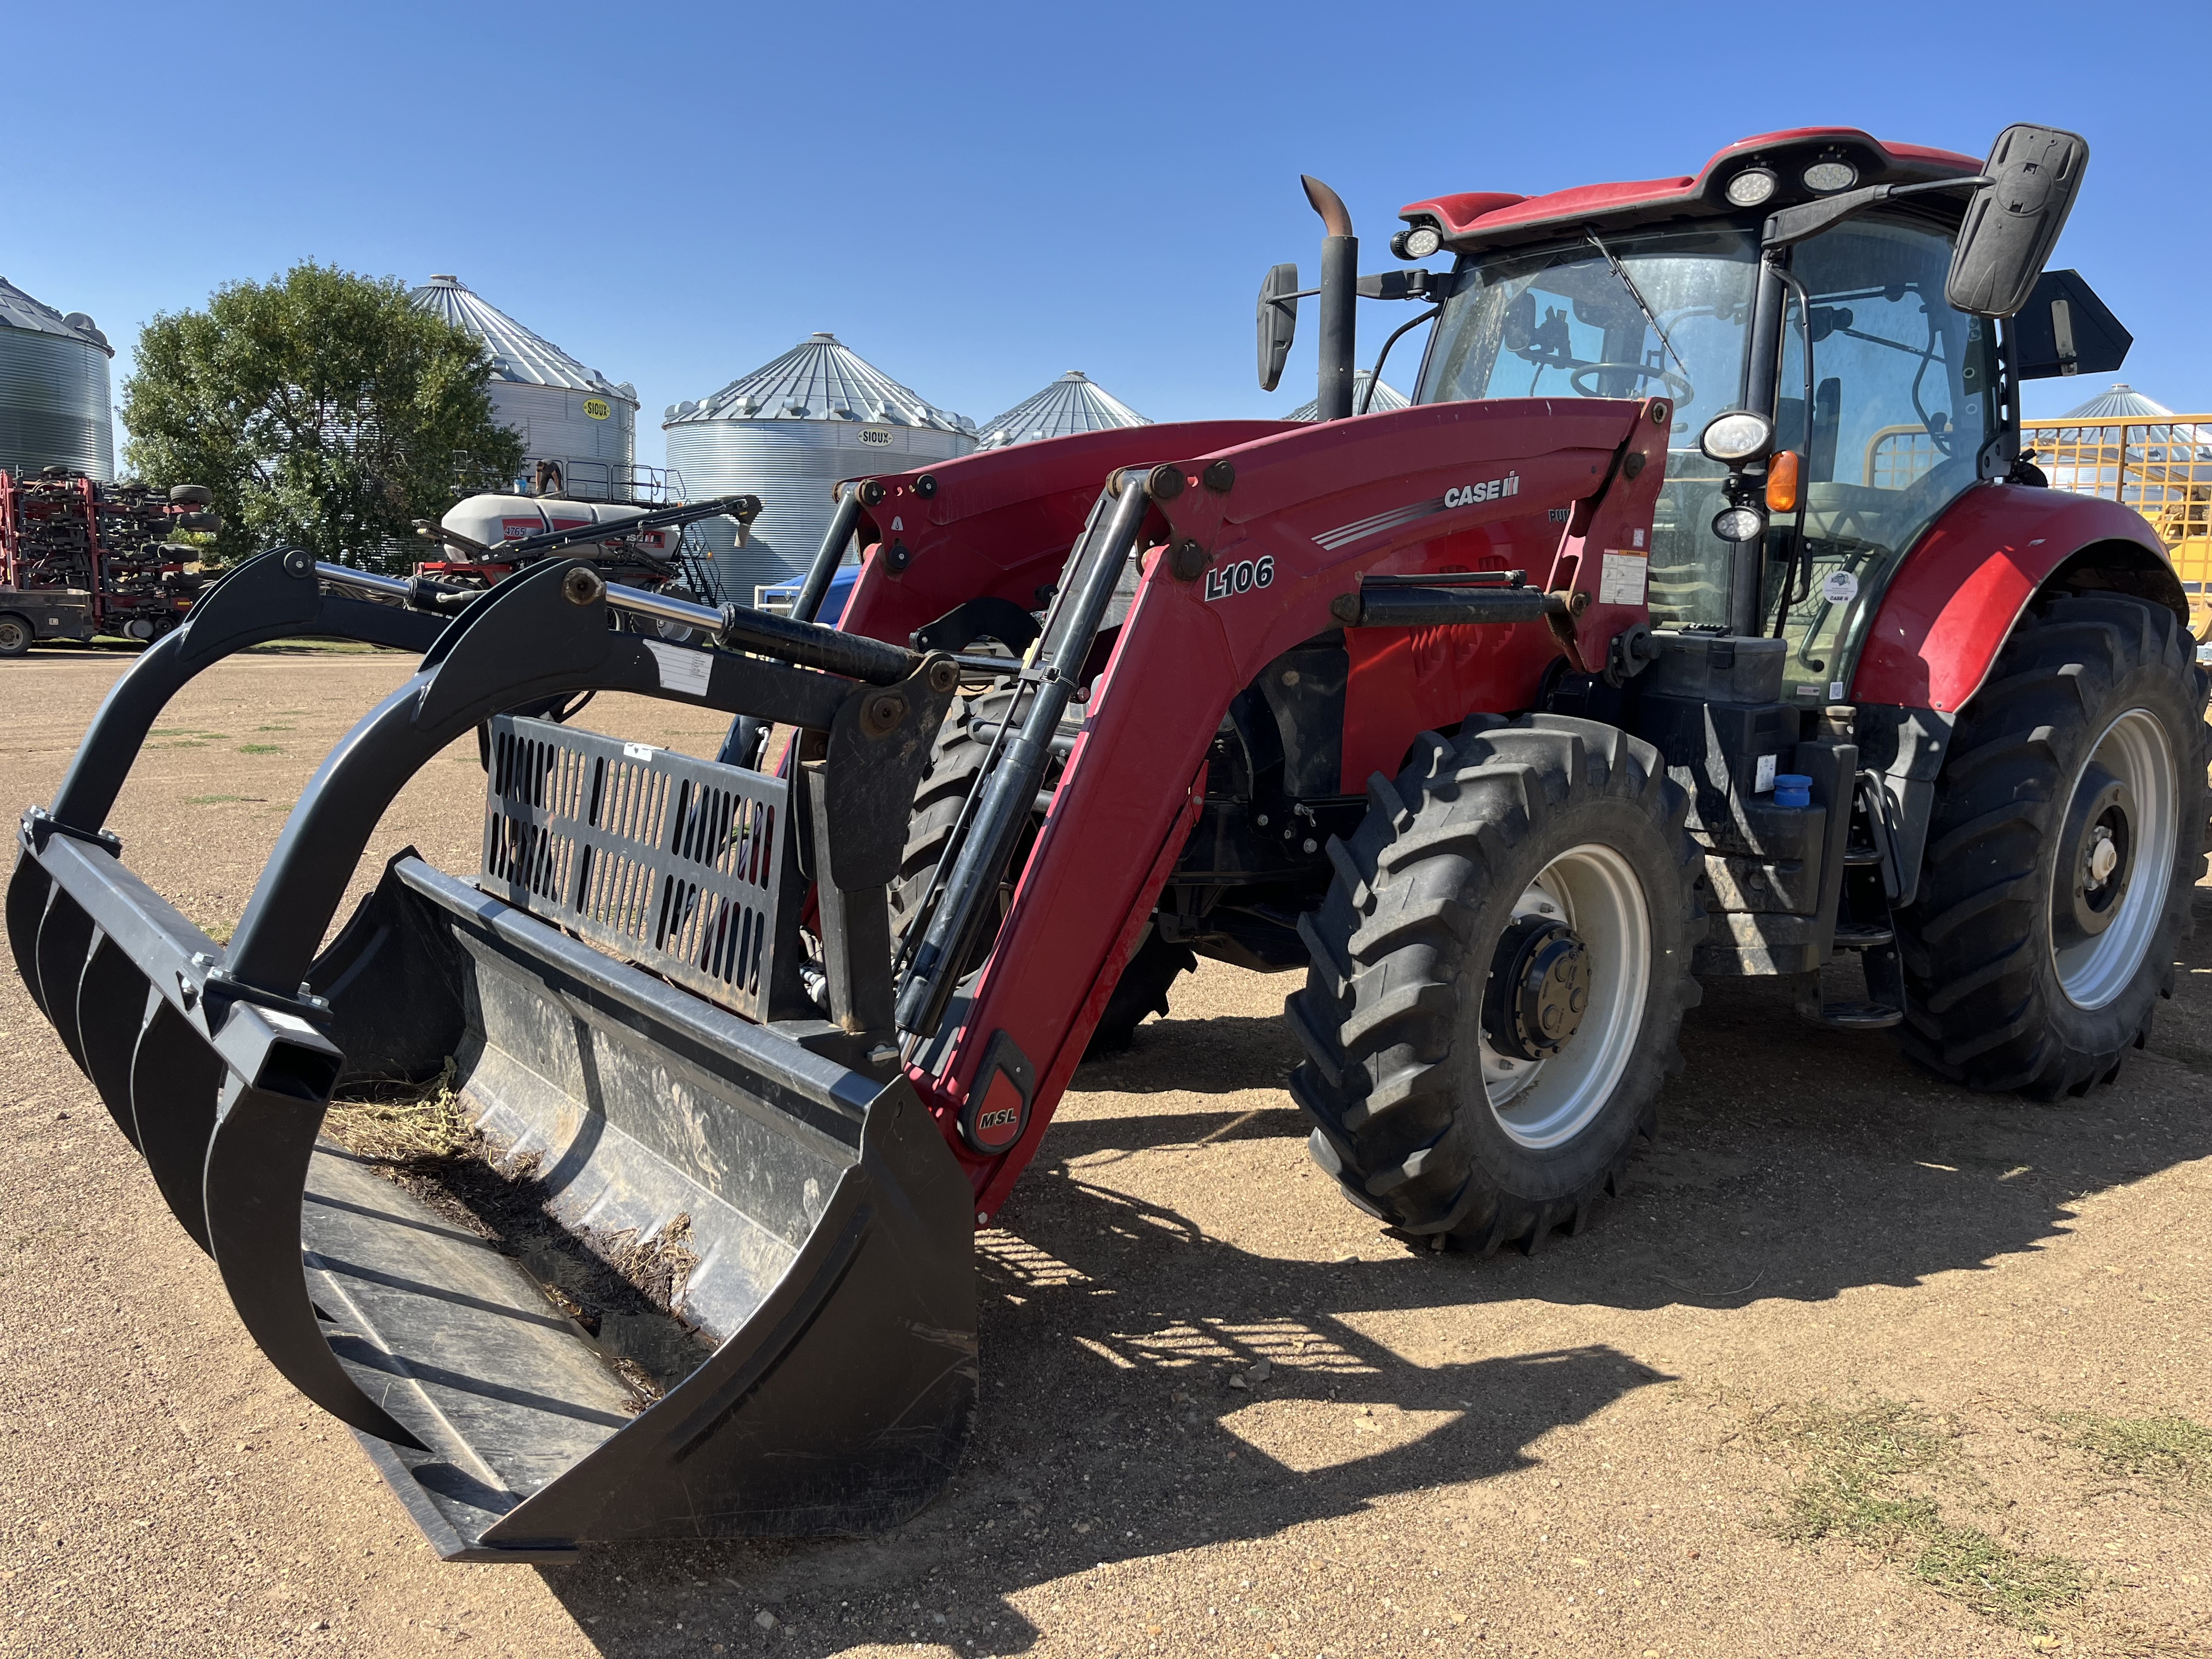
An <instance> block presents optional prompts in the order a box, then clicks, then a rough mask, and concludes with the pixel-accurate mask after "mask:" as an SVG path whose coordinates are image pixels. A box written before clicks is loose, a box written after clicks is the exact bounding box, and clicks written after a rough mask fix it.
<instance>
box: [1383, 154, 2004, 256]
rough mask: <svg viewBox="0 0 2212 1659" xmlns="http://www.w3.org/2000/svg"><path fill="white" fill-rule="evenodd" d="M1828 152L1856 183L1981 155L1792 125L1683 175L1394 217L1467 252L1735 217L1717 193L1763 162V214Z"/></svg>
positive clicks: (1468, 194)
mask: <svg viewBox="0 0 2212 1659" xmlns="http://www.w3.org/2000/svg"><path fill="white" fill-rule="evenodd" d="M1815 161H1844V162H1848V163H1849V164H1850V166H1851V167H1853V168H1854V169H1856V171H1857V174H1858V177H1857V180H1856V182H1857V184H1860V185H1917V184H1923V183H1926V182H1929V181H1931V180H1934V179H1952V178H1958V177H1960V176H1968V177H1971V176H1972V175H1973V174H1975V173H1979V172H1980V171H1981V170H1982V164H1981V162H1980V161H1978V160H1977V159H1976V158H1974V157H1973V156H1971V155H1960V154H1959V153H1958V152H1957V151H1956V150H1949V149H1929V148H1927V147H1926V146H1924V145H1921V144H1893V143H1884V142H1883V141H1881V139H1879V138H1875V137H1873V136H1872V135H1870V134H1869V133H1865V132H1862V131H1859V129H1858V128H1857V127H1794V128H1792V129H1790V131H1786V132H1762V133H1760V134H1759V135H1758V136H1757V137H1751V138H1740V139H1738V140H1737V141H1736V142H1735V143H1733V144H1730V145H1729V146H1728V148H1727V149H1723V150H1721V151H1720V152H1719V153H1718V154H1717V155H1714V156H1713V158H1712V159H1711V161H1707V162H1706V163H1705V166H1704V167H1701V168H1699V170H1698V172H1697V173H1694V174H1691V175H1686V176H1684V177H1680V178H1674V179H1635V180H1632V181H1630V182H1628V183H1626V184H1616V185H1577V186H1576V187H1575V188H1573V189H1571V190H1556V191H1552V192H1551V193H1550V194H1549V195H1547V196H1516V195H1513V194H1510V193H1509V192H1505V191H1462V192H1460V193H1458V194H1456V195H1451V196H1432V197H1429V198H1428V199H1427V200H1425V201H1419V202H1409V203H1408V204H1406V206H1404V207H1402V208H1401V209H1400V210H1398V216H1399V217H1400V218H1401V219H1403V220H1405V221H1406V222H1407V223H1409V224H1424V223H1426V224H1433V225H1434V226H1436V228H1437V229H1438V230H1440V231H1442V232H1443V238H1444V246H1447V247H1449V248H1450V249H1452V250H1453V251H1454V252H1459V253H1474V252H1482V251H1484V250H1486V249H1490V248H1496V247H1510V246H1514V245H1516V244H1517V243H1522V242H1537V241H1545V240H1550V239H1552V238H1553V237H1556V236H1557V235H1558V234H1559V232H1560V231H1561V230H1563V229H1567V228H1573V227H1576V226H1580V225H1584V224H1589V223H1593V222H1595V223H1598V224H1601V225H1605V226H1607V227H1621V228H1626V227H1629V226H1636V225H1649V224H1660V223H1663V222H1666V221H1668V220H1670V219H1703V218H1715V217H1719V216H1723V215H1727V216H1736V215H1740V214H1741V213H1743V212H1745V211H1746V210H1744V209H1741V208H1737V207H1733V206H1731V205H1729V201H1728V199H1727V197H1725V196H1723V194H1722V192H1723V191H1725V190H1726V189H1727V188H1728V185H1729V180H1730V179H1734V178H1735V176H1736V174H1738V173H1741V172H1743V171H1744V170H1745V169H1746V168H1748V167H1767V168H1769V169H1771V171H1772V172H1773V173H1774V174H1775V176H1776V179H1777V187H1776V189H1775V192H1774V194H1773V195H1771V197H1768V198H1767V199H1766V200H1765V202H1763V203H1761V204H1759V207H1758V209H1757V210H1756V211H1758V212H1759V213H1760V214H1761V215H1762V216H1764V215H1765V214H1766V213H1770V212H1771V211H1773V210H1775V209H1777V208H1784V207H1788V206H1790V204H1793V203H1796V202H1802V201H1808V200H1811V199H1812V198H1813V197H1815V196H1817V195H1819V194H1821V193H1822V192H1820V191H1812V190H1809V189H1808V188H1806V186H1805V185H1803V183H1802V180H1801V175H1802V173H1804V171H1805V169H1806V168H1807V167H1810V166H1812V165H1813V163H1814V162H1815ZM1831 193H1832V192H1831Z"/></svg>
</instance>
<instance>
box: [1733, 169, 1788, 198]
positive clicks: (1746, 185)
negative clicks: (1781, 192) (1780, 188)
mask: <svg viewBox="0 0 2212 1659" xmlns="http://www.w3.org/2000/svg"><path fill="white" fill-rule="evenodd" d="M1779 182H1780V181H1779V180H1778V179H1776V178H1775V176H1774V175H1773V174H1772V173H1770V172H1768V171H1767V170H1766V169H1765V167H1746V168H1745V169H1744V170H1743V171H1742V172H1741V173H1737V174H1736V176H1735V178H1733V179H1729V181H1728V188H1727V189H1726V190H1724V191H1722V192H1721V193H1722V194H1723V195H1724V196H1726V197H1728V198H1729V206H1731V207H1757V206H1758V205H1759V204H1760V203H1761V202H1763V201H1765V199H1766V198H1767V197H1770V196H1771V195H1773V194H1774V186H1775V185H1777V184H1778V183H1779Z"/></svg>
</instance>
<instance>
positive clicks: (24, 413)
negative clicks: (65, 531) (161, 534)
mask: <svg viewBox="0 0 2212 1659" xmlns="http://www.w3.org/2000/svg"><path fill="white" fill-rule="evenodd" d="M112 356H115V348H114V347H113V346H111V345H110V344H108V343H107V337H106V335H105V334H102V333H101V332H100V331H99V330H98V329H97V328H95V327H94V326H93V322H92V319H91V318H89V317H88V316H86V315H85V314H84V313H82V312H81V311H72V312H70V313H69V314H68V315H67V316H64V315H63V314H62V313H60V312H58V311H56V310H55V309H54V308H53V307H52V306H47V305H41V304H40V302H39V301H36V300H33V298H32V297H31V296H30V295H27V294H26V293H24V292H23V290H22V289H20V288H17V287H16V286H15V284H14V283H10V282H9V281H8V280H7V279H6V278H5V277H0V472H11V473H15V474H18V475H21V474H23V473H28V472H36V471H39V470H40V468H41V467H48V466H65V467H68V468H70V470H71V471H76V472H82V473H84V474H86V475H88V477H94V478H97V479H99V480H100V482H102V483H112V481H113V479H114V477H115V415H114V409H113V405H112V402H111V400H110V396H109V392H108V385H107V362H108V359H110V358H111V357H112Z"/></svg>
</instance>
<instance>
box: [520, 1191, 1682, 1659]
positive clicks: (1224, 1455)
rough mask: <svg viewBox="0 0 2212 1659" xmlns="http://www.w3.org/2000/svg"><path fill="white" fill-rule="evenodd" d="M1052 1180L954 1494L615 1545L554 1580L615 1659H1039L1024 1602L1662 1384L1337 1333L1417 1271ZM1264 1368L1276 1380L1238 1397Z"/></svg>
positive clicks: (983, 1273) (1487, 1463)
mask: <svg viewBox="0 0 2212 1659" xmlns="http://www.w3.org/2000/svg"><path fill="white" fill-rule="evenodd" d="M1038 1173H1039V1175H1040V1176H1042V1179H1041V1180H1040V1183H1039V1184H1040V1191H1039V1192H1038V1193H1037V1194H1036V1197H1035V1198H1034V1199H1033V1200H1030V1202H1028V1203H1026V1204H1025V1205H1024V1208H1023V1212H1022V1216H1021V1220H1020V1226H1021V1231H1020V1232H1019V1233H1015V1232H1011V1231H992V1232H989V1233H987V1234H984V1235H982V1236H981V1241H980V1245H979V1250H978V1256H977V1265H978V1268H979V1272H980V1283H979V1287H978V1288H979V1291H980V1292H981V1311H982V1347H983V1352H984V1354H985V1361H984V1366H983V1394H982V1399H981V1407H980V1411H979V1414H978V1419H977V1420H978V1432H977V1436H976V1438H975V1441H974V1442H973V1443H971V1444H970V1446H969V1449H968V1453H967V1455H966V1458H965V1460H964V1462H963V1466H962V1468H961V1470H960V1473H959V1474H958V1475H957V1478H956V1479H955V1480H954V1482H953V1485H952V1486H951V1490H950V1491H949V1492H948V1493H947V1494H946V1495H945V1497H944V1498H941V1499H939V1501H938V1502H937V1503H936V1504H933V1505H932V1506H931V1507H930V1508H928V1509H927V1510H924V1511H923V1512H922V1514H921V1515H920V1516H917V1517H916V1518H915V1519H914V1520H913V1521H911V1522H908V1523H907V1524H906V1525H905V1526H903V1527H902V1528H898V1529H896V1531H894V1532H892V1533H890V1534H886V1535H884V1536H882V1537H878V1538H871V1539H857V1540H845V1541H822V1542H799V1543H760V1544H753V1543H734V1544H698V1545H680V1544H679V1545H673V1546H671V1545H653V1546H632V1547H607V1548H601V1549H594V1550H592V1551H589V1552H587V1553H586V1555H585V1557H584V1559H581V1560H580V1561H579V1562H578V1563H576V1564H575V1565H571V1566H565V1567H557V1568H547V1569H541V1571H542V1573H543V1576H544V1581H545V1583H547V1585H548V1586H549V1587H550V1589H552V1590H553V1592H554V1593H555V1595H556V1596H558V1597H559V1598H560V1600H561V1601H562V1603H563V1605H564V1606H565V1607H567V1608H568V1611H569V1613H571V1614H572V1615H573V1616H574V1618H575V1619H576V1620H577V1622H578V1625H579V1626H580V1628H581V1630H582V1631H583V1632H585V1633H586V1635H588V1636H589V1637H590V1638H592V1640H593V1641H594V1642H595V1643H596V1644H598V1645H599V1651H600V1652H602V1653H604V1654H606V1655H609V1656H619V1659H643V1656H646V1655H653V1656H656V1659H658V1656H662V1655H667V1654H671V1653H692V1652H698V1653H702V1654H711V1653H720V1652H726V1653H732V1654H739V1653H753V1652H773V1653H776V1654H787V1655H794V1656H801V1659H813V1656H826V1655H829V1654H835V1653H842V1652H845V1651H847V1650H849V1649H851V1648H854V1647H857V1646H863V1645H867V1644H897V1645H901V1646H904V1645H907V1644H913V1643H917V1642H918V1643H924V1644H930V1645H931V1646H932V1648H933V1650H942V1648H944V1647H947V1646H949V1647H951V1648H953V1649H955V1650H959V1651H963V1652H973V1653H976V1654H1018V1653H1022V1652H1025V1651H1027V1650H1030V1649H1031V1648H1032V1647H1034V1646H1035V1645H1036V1644H1037V1643H1038V1642H1039V1641H1040V1639H1042V1634H1043V1632H1041V1631H1040V1630H1039V1629H1038V1628H1037V1627H1036V1626H1034V1625H1033V1624H1032V1623H1031V1622H1030V1620H1028V1619H1027V1618H1026V1617H1025V1616H1024V1614H1023V1613H1021V1612H1019V1611H1018V1609H1017V1608H1016V1607H1014V1605H1013V1604H1012V1599H1011V1598H1012V1597H1013V1596H1014V1595H1018V1594H1019V1593H1021V1592H1023V1591H1024V1590H1027V1589H1031V1588H1034V1587H1036V1586H1040V1585H1045V1584H1049V1583H1053V1582H1054V1581H1057V1580H1061V1579H1065V1578H1067V1577H1073V1576H1075V1575H1079V1574H1083V1573H1087V1572H1091V1571H1095V1570H1100V1569H1103V1570H1108V1571H1110V1570H1111V1569H1112V1567H1113V1566H1114V1565H1115V1564H1117V1563H1120V1562H1123V1561H1127V1560H1132V1559H1149V1558H1157V1557H1160V1556H1164V1555H1170V1554H1173V1553H1176V1552H1178V1551H1184V1550H1193V1549H1197V1548H1200V1547H1206V1546H1216V1545H1223V1544H1231V1545H1233V1544H1235V1543H1237V1542H1240V1541H1253V1540H1260V1539H1265V1538H1270V1537H1273V1536H1275V1535H1277V1534H1280V1533H1282V1532H1284V1531H1285V1530H1287V1529H1289V1528H1295V1527H1298V1526H1301V1525H1304V1524H1305V1523H1309V1522H1316V1521H1325V1520H1328V1519H1330V1518H1332V1517H1336V1516H1352V1515H1356V1514H1358V1513H1359V1512H1361V1511H1363V1510H1365V1509H1367V1508H1368V1507H1370V1505H1371V1504H1373V1503H1375V1502H1376V1500H1378V1499H1381V1498H1388V1497H1390V1496H1393V1495H1395V1494H1399V1493H1404V1492H1415V1491H1419V1490H1422V1489H1425V1488H1430V1487H1434V1486H1439V1485H1442V1486H1455V1485H1464V1484H1468V1483H1474V1482H1480V1481H1483V1480H1491V1479H1493V1478H1495V1477H1497V1476H1499V1475H1503V1474H1510V1473H1512V1472H1514V1471H1516V1470H1519V1469H1522V1468H1529V1467H1532V1466H1533V1465H1534V1464H1535V1463H1536V1462H1538V1461H1539V1460H1538V1459H1537V1457H1536V1456H1535V1455H1533V1454H1532V1453H1531V1452H1530V1451H1529V1449H1528V1448H1529V1447H1530V1446H1531V1445H1532V1444H1533V1443H1534V1442H1536V1441H1537V1440H1539V1439H1540V1438H1541V1437H1543V1436H1545V1435H1546V1434H1548V1433H1550V1432H1551V1431H1553V1430H1555V1429H1558V1428H1560V1427H1563V1426H1565V1425H1572V1424H1576V1423H1579V1422H1582V1421H1583V1420H1585V1419H1588V1418H1590V1417H1592V1416H1594V1415H1595V1414H1597V1413H1601V1412H1602V1411H1604V1410H1605V1409H1607V1407H1610V1406H1612V1405H1613V1403H1614V1402H1615V1401H1619V1400H1620V1398H1621V1397H1622V1396H1624V1395H1626V1394H1628V1393H1630V1392H1631V1391H1632V1390H1634V1389H1640V1388H1644V1387H1645V1386H1648V1385H1650V1384H1651V1383H1659V1382H1665V1381H1668V1380H1670V1379H1668V1378H1667V1377H1666V1376H1663V1375H1662V1373H1660V1372H1658V1371H1656V1370H1651V1369H1650V1368H1649V1367H1647V1366H1644V1365H1643V1364H1639V1363H1638V1362H1637V1361H1636V1360H1635V1359H1634V1358H1632V1357H1631V1356H1630V1355H1628V1354H1626V1353H1625V1352H1621V1351H1620V1350H1618V1349H1615V1348H1613V1347H1611V1346H1606V1345H1594V1346H1586V1347H1579V1348H1571V1349H1565V1350H1559V1351H1553V1352H1533V1353H1524V1354H1516V1355H1513V1356H1510V1357H1507V1358H1487V1359H1483V1360H1479V1361H1472V1362H1469V1363H1467V1364H1442V1365H1433V1366H1416V1365H1413V1364H1408V1363H1407V1361H1405V1360H1404V1359H1402V1358H1400V1357H1399V1356H1398V1355H1396V1354H1395V1353H1394V1352H1391V1351H1390V1350H1389V1349H1388V1348H1386V1347H1384V1346H1381V1345H1380V1344H1378V1343H1376V1342H1375V1341H1373V1340H1370V1339H1369V1338H1367V1337H1365V1336H1364V1335H1362V1334H1361V1333H1360V1332H1359V1330H1358V1329H1357V1328H1354V1326H1353V1325H1352V1324H1351V1323H1348V1322H1346V1321H1344V1320H1342V1319H1341V1318H1340V1317H1339V1312H1340V1310H1357V1309H1362V1308H1369V1307H1373V1306H1376V1305H1380V1304H1384V1303H1394V1302H1395V1294H1396V1291H1398V1290H1399V1289H1401V1288H1403V1286H1402V1284H1401V1281H1403V1280H1404V1279H1406V1277H1407V1275H1406V1273H1404V1271H1403V1270H1404V1268H1405V1267H1407V1266H1408V1265H1409V1264H1407V1263H1401V1262H1397V1261H1385V1262H1380V1263H1376V1262H1369V1263H1365V1264H1359V1265H1358V1266H1353V1265H1349V1264H1347V1265H1345V1266H1340V1267H1328V1268H1313V1267H1310V1266H1308V1265H1306V1264H1295V1263H1286V1262H1283V1261H1275V1260H1272V1259H1269V1258H1266V1257H1261V1256H1256V1255H1251V1254H1249V1253H1248V1252H1246V1251H1243V1250H1241V1249H1237V1248H1236V1247H1235V1246H1233V1245H1230V1244H1226V1243H1222V1242H1220V1241H1219V1240H1218V1239H1214V1238H1210V1237H1206V1236H1205V1235H1204V1234H1203V1233H1202V1232H1201V1231H1200V1230H1199V1229H1198V1228H1197V1227H1196V1226H1195V1225H1193V1224H1192V1223H1191V1222H1189V1221H1188V1219H1186V1218H1183V1217H1182V1216H1180V1215H1177V1214H1176V1213H1175V1212H1171V1211H1169V1210H1165V1209H1162V1208H1159V1207H1158V1206H1150V1205H1146V1204H1145V1203H1142V1202H1140V1201H1139V1200H1134V1199H1132V1198H1130V1197H1128V1196H1127V1195H1126V1194H1119V1193H1115V1192H1111V1191H1109V1190H1107V1189H1106V1188H1101V1187H1096V1186H1091V1185H1088V1184H1085V1183H1084V1182H1079V1181H1077V1180H1075V1179H1073V1178H1072V1177H1071V1176H1069V1174H1068V1173H1067V1172H1066V1171H1065V1170H1059V1171H1054V1172H1053V1173H1051V1174H1046V1173H1045V1172H1042V1171H1040V1172H1038ZM1138 1264H1142V1265H1138ZM1410 1265H1411V1266H1413V1268H1414V1269H1415V1271H1416V1273H1420V1269H1421V1267H1422V1264H1420V1263H1413V1264H1410ZM1131 1267H1135V1271H1133V1272H1132V1271H1129V1269H1130V1268H1131ZM1420 1276H1421V1277H1422V1278H1423V1279H1426V1280H1427V1281H1428V1289H1429V1290H1430V1291H1434V1290H1436V1289H1437V1288H1439V1287H1438V1286H1437V1281H1436V1279H1435V1276H1434V1275H1433V1274H1428V1273H1421V1274H1420ZM1262 1360H1265V1361H1267V1364H1268V1367H1269V1370H1268V1371H1267V1374H1266V1375H1265V1376H1264V1377H1263V1378H1262V1379H1261V1380H1260V1381H1258V1382H1257V1383H1254V1384H1252V1385H1250V1386H1249V1387H1244V1388H1239V1387H1237V1385H1235V1384H1234V1383H1231V1378H1232V1377H1246V1376H1250V1375H1251V1373H1252V1370H1253V1368H1254V1367H1255V1366H1256V1365H1257V1364H1259V1362H1261V1361H1262ZM1316 1405H1318V1406H1319V1407H1321V1409H1322V1424H1323V1426H1322V1427H1321V1428H1319V1429H1318V1430H1316V1427H1315V1425H1314V1418H1313V1411H1314V1407H1316ZM1285 1408H1287V1409H1292V1410H1297V1411H1298V1412H1299V1413H1300V1415H1299V1416H1298V1418H1297V1423H1296V1425H1295V1427H1293V1426H1292V1425H1291V1423H1290V1422H1289V1420H1288V1419H1287V1418H1282V1419H1279V1418H1276V1417H1275V1416H1273V1413H1275V1412H1276V1411H1278V1410H1280V1409H1285ZM763 1613H767V1614H768V1615H769V1616H770V1617H772V1618H773V1619H775V1620H776V1623H775V1626H765V1627H764V1626H761V1625H760V1624H759V1623H758V1622H757V1621H758V1620H759V1618H760V1617H761V1615H762V1614H763ZM678 1626H680V1628H678Z"/></svg>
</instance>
